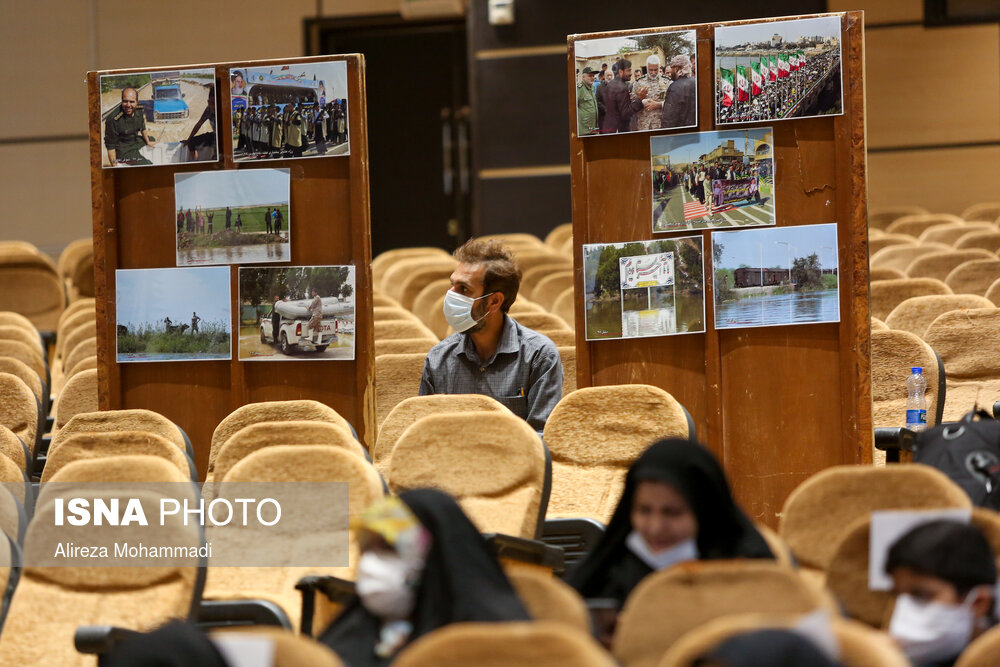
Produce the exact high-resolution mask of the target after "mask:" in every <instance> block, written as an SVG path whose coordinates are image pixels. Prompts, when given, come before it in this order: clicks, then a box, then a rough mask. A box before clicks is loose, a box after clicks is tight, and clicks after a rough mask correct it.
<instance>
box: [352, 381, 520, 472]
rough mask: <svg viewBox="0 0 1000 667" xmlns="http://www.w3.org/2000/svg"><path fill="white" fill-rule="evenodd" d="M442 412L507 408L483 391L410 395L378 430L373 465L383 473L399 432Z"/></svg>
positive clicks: (385, 470)
mask: <svg viewBox="0 0 1000 667" xmlns="http://www.w3.org/2000/svg"><path fill="white" fill-rule="evenodd" d="M441 412H507V413H509V412H510V411H509V410H508V409H507V408H506V407H504V405H503V404H502V403H500V402H499V401H497V400H496V399H494V398H491V397H489V396H486V395H484V394H430V395H427V396H411V397H410V398H406V399H404V400H402V401H400V402H399V403H398V404H397V405H396V406H395V407H394V408H392V410H390V412H389V414H388V415H387V416H386V418H385V421H383V422H382V425H381V426H380V427H379V430H378V439H377V440H376V442H375V447H374V448H373V450H372V459H373V460H374V461H375V467H376V468H377V469H378V471H379V472H380V473H382V475H387V474H388V472H389V462H390V461H391V460H392V448H393V447H395V446H396V441H398V440H399V436H401V435H402V434H403V432H404V431H405V430H406V429H407V428H409V427H410V425H411V424H413V423H414V422H416V421H418V420H420V419H422V418H424V417H426V416H428V415H433V414H438V413H441Z"/></svg>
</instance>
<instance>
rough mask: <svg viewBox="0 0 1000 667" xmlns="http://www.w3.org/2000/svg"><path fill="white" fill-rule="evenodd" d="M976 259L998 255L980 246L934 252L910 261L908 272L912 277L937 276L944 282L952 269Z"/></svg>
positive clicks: (992, 257)
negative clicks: (969, 248) (979, 247)
mask: <svg viewBox="0 0 1000 667" xmlns="http://www.w3.org/2000/svg"><path fill="white" fill-rule="evenodd" d="M974 259H996V255H994V254H993V253H991V252H988V251H986V250H980V249H978V248H974V249H971V250H947V251H945V252H932V253H930V254H928V255H923V256H921V257H917V258H916V259H915V260H913V261H912V262H910V265H909V266H908V267H907V268H906V274H907V276H908V277H910V278H935V279H937V280H940V281H942V282H944V279H945V278H947V277H948V274H949V273H951V272H952V269H954V268H955V267H956V266H958V265H959V264H963V263H965V262H968V261H970V260H974Z"/></svg>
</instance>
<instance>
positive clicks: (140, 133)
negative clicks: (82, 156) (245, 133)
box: [101, 69, 219, 168]
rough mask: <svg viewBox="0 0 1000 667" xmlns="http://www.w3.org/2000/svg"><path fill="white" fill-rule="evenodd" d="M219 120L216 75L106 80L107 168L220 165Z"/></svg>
mask: <svg viewBox="0 0 1000 667" xmlns="http://www.w3.org/2000/svg"><path fill="white" fill-rule="evenodd" d="M215 118H216V105H215V70H213V69H191V70H173V71H164V72H133V73H126V74H110V75H105V76H102V77H101V141H102V143H103V144H104V150H103V152H102V164H103V166H104V167H105V168H114V167H148V166H155V165H163V164H178V163H185V162H216V161H218V159H219V145H218V135H217V133H216V130H215Z"/></svg>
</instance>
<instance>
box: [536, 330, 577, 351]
mask: <svg viewBox="0 0 1000 667" xmlns="http://www.w3.org/2000/svg"><path fill="white" fill-rule="evenodd" d="M538 333H540V334H543V335H544V336H545V337H547V338H548V339H549V340H551V341H552V342H553V343H555V346H556V347H564V346H568V345H576V334H575V333H573V332H572V331H570V330H569V329H568V328H566V329H546V330H545V331H539V332H538Z"/></svg>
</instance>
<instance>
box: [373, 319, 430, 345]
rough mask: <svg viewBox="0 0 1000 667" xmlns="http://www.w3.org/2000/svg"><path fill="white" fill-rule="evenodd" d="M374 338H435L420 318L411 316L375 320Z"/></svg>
mask: <svg viewBox="0 0 1000 667" xmlns="http://www.w3.org/2000/svg"><path fill="white" fill-rule="evenodd" d="M374 328H375V340H390V339H396V338H427V337H431V338H436V336H435V335H434V332H433V331H431V330H430V329H428V328H427V327H425V326H424V325H423V324H422V323H421V322H420V320H418V319H417V318H415V317H411V318H408V319H404V320H376V321H375V327H374Z"/></svg>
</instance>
